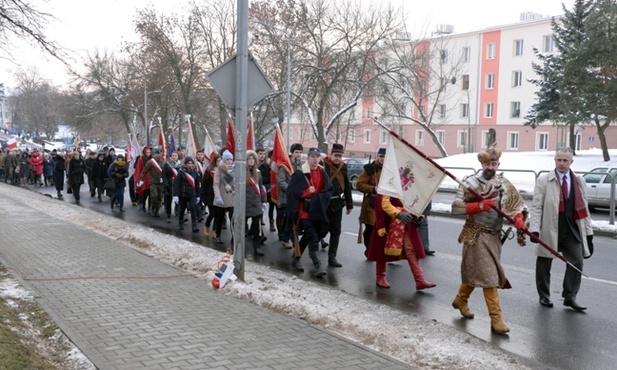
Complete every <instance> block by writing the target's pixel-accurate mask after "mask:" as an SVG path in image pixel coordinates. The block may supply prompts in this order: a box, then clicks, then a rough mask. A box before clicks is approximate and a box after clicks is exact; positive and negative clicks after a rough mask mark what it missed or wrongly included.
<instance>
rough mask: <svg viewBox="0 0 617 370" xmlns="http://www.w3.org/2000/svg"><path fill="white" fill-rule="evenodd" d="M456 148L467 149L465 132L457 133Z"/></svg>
mask: <svg viewBox="0 0 617 370" xmlns="http://www.w3.org/2000/svg"><path fill="white" fill-rule="evenodd" d="M457 146H458V147H459V148H466V147H467V131H459V132H458V142H457Z"/></svg>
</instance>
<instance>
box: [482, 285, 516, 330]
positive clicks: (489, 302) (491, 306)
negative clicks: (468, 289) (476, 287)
mask: <svg viewBox="0 0 617 370" xmlns="http://www.w3.org/2000/svg"><path fill="white" fill-rule="evenodd" d="M484 300H485V301H486V307H488V313H489V315H490V316H491V330H492V331H493V332H495V333H497V334H506V333H508V332H509V331H510V328H508V326H507V325H506V324H505V323H504V322H503V320H502V319H501V306H500V305H499V292H498V291H497V287H493V288H484Z"/></svg>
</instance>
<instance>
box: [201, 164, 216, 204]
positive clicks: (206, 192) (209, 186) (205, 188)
mask: <svg viewBox="0 0 617 370" xmlns="http://www.w3.org/2000/svg"><path fill="white" fill-rule="evenodd" d="M200 197H201V201H202V202H203V203H204V204H205V205H207V206H213V205H214V172H213V171H212V170H210V168H206V170H205V171H204V177H203V179H202V181H201V195H200Z"/></svg>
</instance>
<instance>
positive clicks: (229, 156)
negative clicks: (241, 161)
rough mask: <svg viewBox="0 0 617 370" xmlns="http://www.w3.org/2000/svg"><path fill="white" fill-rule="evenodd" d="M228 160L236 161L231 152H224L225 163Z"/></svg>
mask: <svg viewBox="0 0 617 370" xmlns="http://www.w3.org/2000/svg"><path fill="white" fill-rule="evenodd" d="M228 159H234V156H233V154H231V152H230V151H229V150H226V151H224V152H223V162H224V161H226V160H228Z"/></svg>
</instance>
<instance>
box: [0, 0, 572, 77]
mask: <svg viewBox="0 0 617 370" xmlns="http://www.w3.org/2000/svg"><path fill="white" fill-rule="evenodd" d="M229 1H235V0H229ZM361 1H364V2H372V3H374V4H381V3H382V0H361ZM391 1H392V3H393V4H395V5H396V6H401V7H402V8H403V11H404V13H406V14H408V22H409V25H410V27H411V31H412V32H420V31H422V30H429V31H432V30H434V29H435V28H436V25H438V24H451V25H453V26H454V31H455V32H467V31H473V30H477V29H480V28H486V27H491V26H497V25H503V24H510V23H516V22H518V20H519V15H520V13H524V12H534V13H540V14H543V15H559V14H561V13H562V8H561V4H562V1H559V0H516V1H499V2H497V1H494V0H467V1H462V0H429V1H420V0H391ZM36 3H39V4H37V5H36V6H38V7H39V8H38V9H40V10H42V11H46V12H49V13H51V14H53V15H54V16H55V17H56V18H57V20H55V21H52V22H51V24H50V25H49V27H48V39H49V40H54V41H57V42H58V43H59V44H61V45H63V46H65V47H67V48H69V49H71V50H74V51H75V52H78V53H81V54H82V55H85V53H86V52H87V51H93V50H95V49H97V48H99V49H105V48H106V49H108V50H111V51H113V50H117V48H118V46H119V45H120V44H121V42H122V41H124V40H135V34H134V32H133V29H132V19H133V16H134V14H135V11H136V9H142V8H144V7H146V6H147V5H148V4H153V5H154V6H155V7H156V9H157V10H158V11H159V12H163V13H171V12H179V11H181V10H182V7H183V6H184V5H182V4H186V3H188V0H177V1H171V0H98V1H74V0H49V3H48V4H45V3H44V2H41V1H39V2H36ZM563 3H564V4H565V5H566V7H567V8H568V9H570V8H571V7H572V6H573V4H574V0H565V1H563ZM18 49H19V50H14V52H13V63H11V62H8V61H6V60H3V59H0V82H4V83H5V85H8V86H11V85H13V78H12V75H13V73H14V71H15V70H17V68H18V67H19V66H21V67H25V66H29V65H36V66H37V67H38V69H39V71H40V74H41V75H42V76H43V77H44V78H47V79H51V80H52V81H53V82H54V83H57V84H63V83H64V80H65V76H64V73H63V68H62V67H61V65H60V64H59V63H58V62H56V61H55V60H51V59H50V58H47V57H45V56H43V55H42V54H41V53H40V52H39V51H36V50H34V49H33V48H31V47H27V46H25V45H24V46H21V47H19V48H18Z"/></svg>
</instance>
